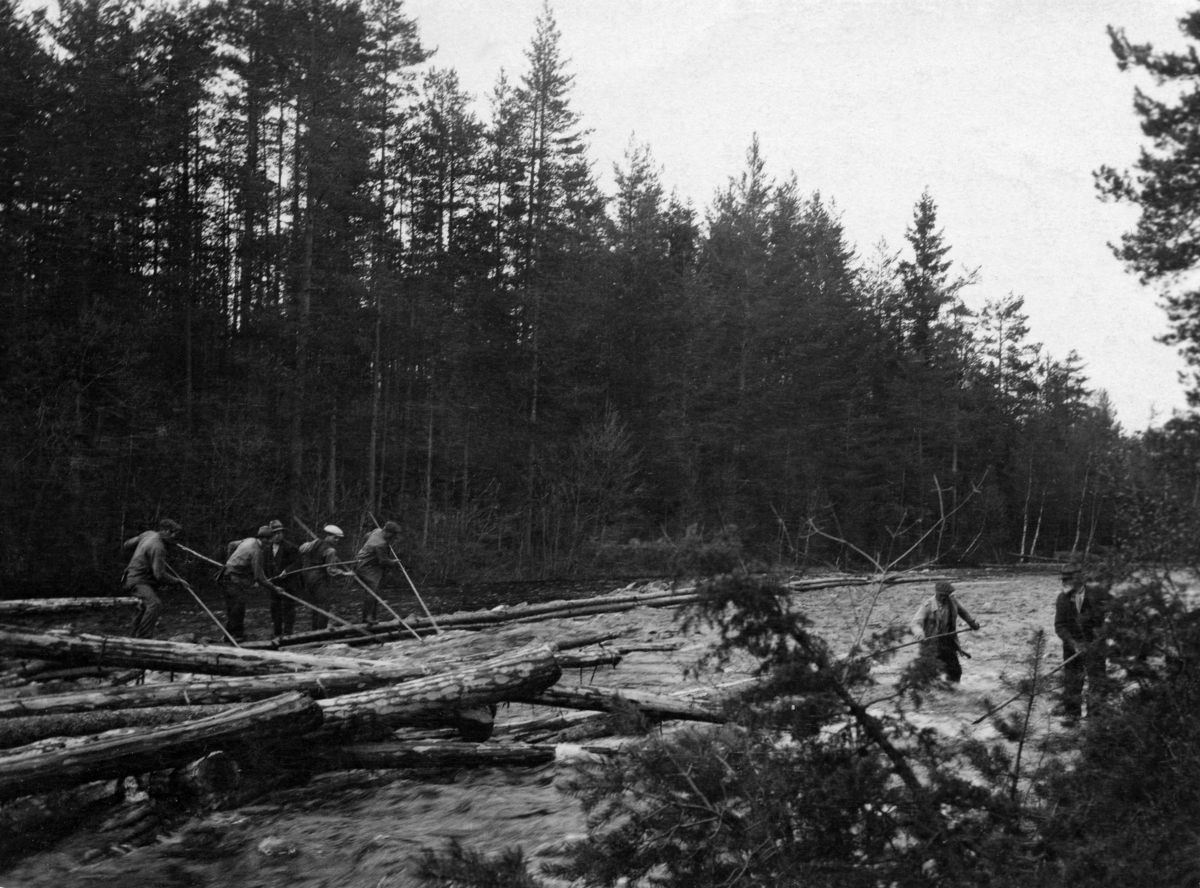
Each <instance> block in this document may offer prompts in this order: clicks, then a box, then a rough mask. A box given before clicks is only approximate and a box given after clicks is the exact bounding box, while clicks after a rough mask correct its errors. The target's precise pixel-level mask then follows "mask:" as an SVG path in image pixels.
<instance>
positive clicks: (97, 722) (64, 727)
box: [0, 706, 229, 749]
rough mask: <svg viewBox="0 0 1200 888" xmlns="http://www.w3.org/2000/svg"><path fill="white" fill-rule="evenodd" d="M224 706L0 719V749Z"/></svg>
mask: <svg viewBox="0 0 1200 888" xmlns="http://www.w3.org/2000/svg"><path fill="white" fill-rule="evenodd" d="M228 708H229V707H228V706H156V707H154V708H153V709H113V710H109V711H106V712H64V713H60V714H57V715H31V716H24V717H21V718H6V719H3V720H0V749H12V748H13V747H15V746H25V745H27V744H29V743H36V742H37V741H38V740H45V739H46V738H47V737H82V736H85V735H87V734H101V733H103V732H105V731H114V730H116V729H117V728H143V727H154V726H158V725H172V724H176V723H178V722H184V721H189V720H191V719H197V718H204V717H206V716H209V715H214V714H216V713H217V712H222V711H224V710H226V709H228Z"/></svg>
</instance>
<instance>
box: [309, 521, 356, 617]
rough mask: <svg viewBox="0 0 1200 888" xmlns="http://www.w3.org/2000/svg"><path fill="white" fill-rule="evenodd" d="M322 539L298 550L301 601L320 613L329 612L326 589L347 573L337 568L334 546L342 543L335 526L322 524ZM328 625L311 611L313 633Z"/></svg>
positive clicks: (316, 612)
mask: <svg viewBox="0 0 1200 888" xmlns="http://www.w3.org/2000/svg"><path fill="white" fill-rule="evenodd" d="M322 529H323V531H324V533H325V536H324V537H323V538H321V539H315V540H310V541H309V542H307V543H305V544H304V545H302V546H301V547H300V562H301V564H302V565H303V568H302V569H303V570H304V574H303V577H304V591H305V596H304V597H305V598H307V599H308V601H309V603H310V604H314V605H316V606H317V607H319V608H321V610H326V611H327V610H329V604H330V598H332V596H331V595H330V594H329V590H330V586H331V585H332V583H333V581H334V579H336V578H337V577H344V576H349V575H350V571H348V570H342V569H341V568H339V567H337V565H338V564H341V563H342V562H340V561H338V553H337V545H338V543H340V542H341V541H342V536H343V534H342V529H341V528H340V527H338V526H337V525H336V524H326V525H325V527H324V528H322ZM328 625H329V618H328V617H327V616H325V614H323V613H319V612H318V611H316V610H313V611H312V628H313V631H314V632H315V631H317V630H318V629H324V628H326V627H327V626H328Z"/></svg>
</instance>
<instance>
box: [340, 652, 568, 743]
mask: <svg viewBox="0 0 1200 888" xmlns="http://www.w3.org/2000/svg"><path fill="white" fill-rule="evenodd" d="M555 653H556V650H555V646H554V645H552V644H547V645H540V646H537V647H531V648H525V649H523V650H519V651H513V652H512V653H510V654H507V655H505V656H502V657H496V658H494V659H491V660H487V661H485V662H483V663H479V664H477V665H474V666H469V667H467V668H465V669H461V670H456V671H453V672H446V673H443V674H440V675H432V676H429V677H427V678H420V679H416V680H414V681H410V682H405V683H404V684H399V685H393V686H390V687H385V688H380V689H378V690H373V691H363V692H361V693H358V694H345V695H342V696H340V697H333V698H331V699H328V700H321V701H319V702H318V704H317V705H318V706H320V707H321V710H322V712H323V713H324V717H325V720H324V726H323V728H322V730H321V732H320V733H321V735H322V736H330V735H337V736H343V735H350V736H357V737H362V738H372V737H376V738H378V737H383V736H386V735H387V734H389V733H391V732H392V731H393V730H395V729H396V728H398V727H402V726H407V725H421V726H424V725H428V724H444V723H447V722H449V723H453V722H454V719H455V713H456V712H457V710H460V709H469V708H471V707H474V706H482V705H487V704H489V703H500V702H503V701H505V700H514V699H519V698H524V697H529V696H537V695H538V694H540V693H541V692H542V691H544V690H545V689H546V688H548V687H550V686H551V685H552V684H554V683H555V682H556V681H558V678H559V676H560V675H561V674H562V670H561V669H560V668H559V666H558V663H557V662H556V661H555V659H554V655H555Z"/></svg>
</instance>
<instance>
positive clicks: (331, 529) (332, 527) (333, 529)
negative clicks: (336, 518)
mask: <svg viewBox="0 0 1200 888" xmlns="http://www.w3.org/2000/svg"><path fill="white" fill-rule="evenodd" d="M325 532H326V533H331V534H333V535H334V536H340V537H341V536H345V534H344V533H342V529H341V528H340V527H338V526H337V525H336V524H326V525H325Z"/></svg>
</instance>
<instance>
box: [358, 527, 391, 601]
mask: <svg viewBox="0 0 1200 888" xmlns="http://www.w3.org/2000/svg"><path fill="white" fill-rule="evenodd" d="M399 535H400V525H399V524H397V523H396V522H395V521H389V522H388V523H387V524H385V525H383V527H378V528H376V529H375V530H373V531H371V533H370V535H369V536H368V537H367V541H366V542H365V543H363V547H362V548H361V549H359V550H358V555H357V562H358V563H357V564H355V565H354V572H355V573H356V574H358V578H359V579H360V580H362V581H363V583H365V584H366V585H367V586H369V587H370V588H371V590H372V591H373V592H374V593H375V595H371V594H369V593H368V592H367V591H366V590H363V600H362V621H363V622H364V623H372V622H374V621H375V620H377V619H378V618H379V599H378V597H376V596H378V594H379V587H380V585H381V584H382V582H383V569H384V568H385V567H400V559H398V558H397V557H396V552H395V549H393V548H392V547H393V545H394V543H393V541H394V540H395V539H396V537H398V536H399Z"/></svg>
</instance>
